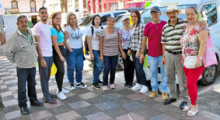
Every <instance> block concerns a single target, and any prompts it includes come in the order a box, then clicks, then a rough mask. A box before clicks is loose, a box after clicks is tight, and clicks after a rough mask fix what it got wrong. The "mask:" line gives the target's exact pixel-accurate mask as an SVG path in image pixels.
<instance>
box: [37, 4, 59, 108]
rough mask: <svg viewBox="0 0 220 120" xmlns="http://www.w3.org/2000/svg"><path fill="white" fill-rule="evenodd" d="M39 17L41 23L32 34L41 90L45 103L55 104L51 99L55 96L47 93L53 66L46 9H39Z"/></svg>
mask: <svg viewBox="0 0 220 120" xmlns="http://www.w3.org/2000/svg"><path fill="white" fill-rule="evenodd" d="M39 17H40V18H41V21H40V22H38V23H37V24H36V25H35V26H34V28H33V34H34V37H35V39H36V41H37V42H38V45H37V53H38V55H39V57H38V63H39V74H40V81H41V89H42V92H43V95H44V101H45V102H46V103H50V104H56V103H57V102H56V100H55V99H53V98H54V97H55V95H51V94H50V93H49V80H50V73H51V66H52V64H53V53H52V40H51V31H50V26H49V25H48V24H47V20H48V13H47V8H45V7H41V8H40V9H39Z"/></svg>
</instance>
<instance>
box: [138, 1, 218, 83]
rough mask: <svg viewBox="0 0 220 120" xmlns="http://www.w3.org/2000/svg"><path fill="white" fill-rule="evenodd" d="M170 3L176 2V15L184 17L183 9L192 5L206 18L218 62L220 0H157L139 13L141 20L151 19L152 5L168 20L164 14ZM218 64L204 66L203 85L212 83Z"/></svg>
mask: <svg viewBox="0 0 220 120" xmlns="http://www.w3.org/2000/svg"><path fill="white" fill-rule="evenodd" d="M170 4H176V5H177V7H178V8H179V9H181V11H182V13H181V14H180V15H179V16H178V17H179V18H181V19H186V17H185V11H186V9H187V8H188V7H190V6H194V7H196V8H198V10H199V13H200V15H201V17H202V19H204V20H206V21H207V23H208V26H209V30H210V31H209V32H210V34H211V38H212V42H213V45H214V49H215V53H216V57H217V60H218V63H219V62H220V61H219V60H220V59H219V57H220V41H219V39H220V29H219V28H220V0H157V1H155V2H153V3H152V4H151V5H150V6H149V7H148V8H147V9H145V10H144V12H143V13H142V15H141V21H142V22H143V23H144V24H147V23H148V22H150V21H151V20H152V18H151V16H150V9H151V7H153V6H159V7H160V10H161V13H162V14H161V19H162V20H165V21H168V17H167V16H166V15H165V14H164V12H165V11H167V6H168V5H170ZM219 68H220V64H218V65H213V66H210V67H206V68H205V70H204V72H203V74H202V77H201V79H200V80H199V82H200V83H202V84H203V85H209V84H212V83H213V82H214V81H215V80H216V77H217V74H218V72H219V70H220V69H219Z"/></svg>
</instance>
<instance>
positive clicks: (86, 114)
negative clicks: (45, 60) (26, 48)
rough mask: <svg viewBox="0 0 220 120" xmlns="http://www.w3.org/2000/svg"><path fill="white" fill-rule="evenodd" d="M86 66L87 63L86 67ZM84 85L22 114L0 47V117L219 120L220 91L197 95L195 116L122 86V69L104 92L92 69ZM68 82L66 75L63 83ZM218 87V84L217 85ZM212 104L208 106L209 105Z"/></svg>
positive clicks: (1, 119) (22, 119)
mask: <svg viewBox="0 0 220 120" xmlns="http://www.w3.org/2000/svg"><path fill="white" fill-rule="evenodd" d="M86 66H88V65H87V64H86V65H85V67H86ZM36 81H37V85H36V89H37V96H38V98H39V100H40V101H42V98H43V95H42V91H41V87H40V81H39V74H38V72H37V75H36ZM83 81H85V83H86V84H87V85H88V88H86V89H76V90H73V91H71V92H70V93H68V94H66V95H67V96H68V99H67V100H63V101H61V100H59V99H57V102H58V103H57V105H50V104H47V103H45V104H44V106H43V107H30V104H29V103H28V105H29V107H30V110H31V112H32V113H31V114H30V115H26V116H24V115H21V113H20V110H19V107H18V101H17V78H16V69H15V65H14V64H12V63H10V62H9V61H8V60H7V59H6V57H5V56H3V55H2V51H1V49H0V93H1V96H2V100H3V103H4V106H5V108H4V110H3V111H0V120H5V119H6V120H11V119H15V120H180V119H181V120H182V119H183V120H191V119H193V120H219V119H220V117H219V115H220V104H219V102H220V94H219V93H218V92H214V91H210V92H208V93H205V94H202V95H201V96H199V98H198V103H199V108H200V112H199V114H198V115H197V116H196V117H194V118H190V117H186V113H184V112H182V111H181V110H180V109H179V108H178V105H179V102H175V103H173V104H171V105H166V106H165V105H163V102H162V99H161V96H158V97H157V98H155V99H150V98H149V97H148V96H149V92H148V93H146V94H140V93H138V92H134V91H132V90H130V89H128V88H124V87H123V81H124V79H123V72H117V74H116V82H115V83H116V85H117V86H116V89H114V90H109V91H106V92H103V91H102V90H96V89H93V88H92V87H91V86H90V85H91V83H92V69H91V68H90V69H86V70H85V71H84V72H83ZM67 85H68V80H67V77H66V75H65V79H64V86H67ZM56 89H57V86H56V82H55V80H54V78H51V80H50V91H51V92H52V93H55V92H56ZM219 89H220V87H219ZM210 108H211V109H210Z"/></svg>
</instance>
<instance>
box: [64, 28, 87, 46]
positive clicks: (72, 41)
mask: <svg viewBox="0 0 220 120" xmlns="http://www.w3.org/2000/svg"><path fill="white" fill-rule="evenodd" d="M65 31H66V32H68V33H69V34H70V36H69V38H68V40H67V42H68V44H69V46H70V47H71V48H73V49H78V48H82V36H83V34H82V32H81V31H80V30H79V29H75V30H73V29H72V28H71V27H70V26H67V27H66V29H65Z"/></svg>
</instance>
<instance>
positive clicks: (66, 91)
mask: <svg viewBox="0 0 220 120" xmlns="http://www.w3.org/2000/svg"><path fill="white" fill-rule="evenodd" d="M62 92H63V93H65V94H67V93H69V92H70V91H69V90H66V89H64V88H62Z"/></svg>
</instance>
